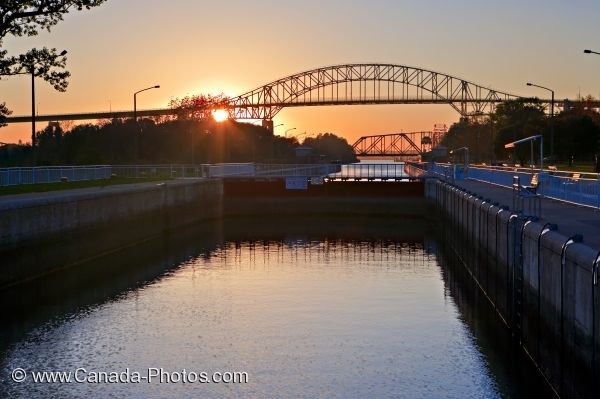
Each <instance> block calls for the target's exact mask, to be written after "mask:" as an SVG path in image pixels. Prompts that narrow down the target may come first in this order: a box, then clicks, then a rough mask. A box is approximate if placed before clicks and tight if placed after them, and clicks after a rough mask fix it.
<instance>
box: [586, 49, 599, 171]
mask: <svg viewBox="0 0 600 399" xmlns="http://www.w3.org/2000/svg"><path fill="white" fill-rule="evenodd" d="M583 52H584V53H585V54H597V55H600V53H599V52H597V51H594V50H589V49H586V50H583ZM595 172H596V173H600V137H598V142H597V144H596V170H595ZM599 176H600V175H599Z"/></svg>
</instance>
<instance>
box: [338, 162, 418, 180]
mask: <svg viewBox="0 0 600 399" xmlns="http://www.w3.org/2000/svg"><path fill="white" fill-rule="evenodd" d="M404 166H405V164H404V163H380V164H379V163H353V164H347V165H342V166H341V169H340V170H339V171H338V172H336V173H332V174H330V175H329V178H330V179H339V180H406V179H409V178H410V177H411V176H410V175H409V174H407V173H406V172H405V170H404Z"/></svg>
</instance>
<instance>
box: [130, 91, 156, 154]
mask: <svg viewBox="0 0 600 399" xmlns="http://www.w3.org/2000/svg"><path fill="white" fill-rule="evenodd" d="M159 88H160V85H155V86H150V87H146V88H145V89H142V90H138V91H136V92H135V93H133V123H134V126H135V158H136V160H138V159H139V155H140V149H139V146H140V145H139V140H140V139H139V138H138V135H139V133H140V132H139V129H138V123H137V95H138V94H139V93H141V92H143V91H146V90H152V89H159Z"/></svg>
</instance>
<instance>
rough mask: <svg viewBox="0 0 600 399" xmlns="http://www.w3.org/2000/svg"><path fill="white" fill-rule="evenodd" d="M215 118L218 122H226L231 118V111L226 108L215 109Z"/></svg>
mask: <svg viewBox="0 0 600 399" xmlns="http://www.w3.org/2000/svg"><path fill="white" fill-rule="evenodd" d="M212 116H213V119H214V120H215V121H217V122H224V121H226V120H227V119H229V112H227V110H224V109H215V110H214V111H213V112H212Z"/></svg>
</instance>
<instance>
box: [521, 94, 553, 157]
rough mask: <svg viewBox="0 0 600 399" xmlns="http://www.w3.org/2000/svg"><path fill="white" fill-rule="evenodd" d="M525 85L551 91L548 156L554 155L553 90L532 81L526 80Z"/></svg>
mask: <svg viewBox="0 0 600 399" xmlns="http://www.w3.org/2000/svg"><path fill="white" fill-rule="evenodd" d="M527 86H533V87H537V88H540V89H544V90H548V91H549V92H550V93H552V100H550V157H551V158H553V157H554V90H552V89H549V88H547V87H544V86H540V85H536V84H533V83H529V82H527Z"/></svg>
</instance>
